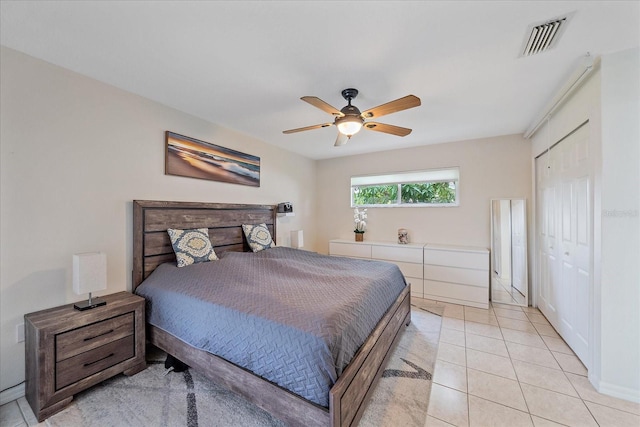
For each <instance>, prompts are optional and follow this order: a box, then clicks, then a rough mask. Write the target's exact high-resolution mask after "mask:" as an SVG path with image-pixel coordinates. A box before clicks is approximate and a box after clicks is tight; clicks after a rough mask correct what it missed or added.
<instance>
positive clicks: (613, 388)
mask: <svg viewBox="0 0 640 427" xmlns="http://www.w3.org/2000/svg"><path fill="white" fill-rule="evenodd" d="M598 385H599V387H597V389H598V391H599V392H600V393H602V394H606V395H607V396H612V397H617V398H618V399H624V400H628V401H629V402H634V403H640V390H637V389H632V388H628V387H620V386H617V385H615V384H609V383H606V382H603V381H600V383H599V384H598Z"/></svg>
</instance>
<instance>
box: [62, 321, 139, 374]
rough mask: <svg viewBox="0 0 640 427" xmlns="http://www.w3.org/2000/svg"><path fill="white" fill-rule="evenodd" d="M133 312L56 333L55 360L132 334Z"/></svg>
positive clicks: (63, 358) (75, 354)
mask: <svg viewBox="0 0 640 427" xmlns="http://www.w3.org/2000/svg"><path fill="white" fill-rule="evenodd" d="M133 331H134V320H133V312H130V313H126V314H123V315H121V316H117V317H113V318H111V319H107V320H104V321H102V322H97V323H93V324H91V325H87V326H84V327H82V328H78V329H74V330H73V331H69V332H65V333H63V334H58V335H56V362H60V361H62V360H65V359H68V358H70V357H73V356H77V355H78V354H81V353H84V352H86V351H89V350H92V349H94V348H98V347H100V346H103V345H105V344H107V343H110V342H113V341H115V340H119V339H120V338H123V337H126V336H128V335H133Z"/></svg>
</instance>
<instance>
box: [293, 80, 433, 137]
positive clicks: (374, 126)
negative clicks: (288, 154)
mask: <svg viewBox="0 0 640 427" xmlns="http://www.w3.org/2000/svg"><path fill="white" fill-rule="evenodd" d="M356 96H358V90H357V89H353V88H349V89H345V90H343V91H342V97H343V98H344V99H346V100H347V103H348V104H347V105H346V106H345V107H344V108H342V110H339V111H338V109H337V108H335V107H333V106H331V105H330V104H327V103H326V102H324V101H323V100H321V99H320V98H317V97H315V96H303V97H302V98H300V99H302V100H303V101H305V102H308V103H309V104H311V105H313V106H314V107H316V108H319V109H321V110H322V111H324V112H326V113H329V114H331V115H333V116H334V117H335V118H334V121H333V123H322V124H319V125H312V126H306V127H303V128H296V129H289V130H285V131H283V132H282V133H284V134H290V133H296V132H302V131H305V130H312V129H319V128H323V127H327V126H333V125H335V126H336V127H337V128H338V138H337V139H336V142H335V146H340V145H344V144H346V143H347V141H348V140H349V139H351V137H352V136H353V135H355V134H356V133H358V132H359V131H360V129H362V127H363V126H364V127H365V128H367V129H369V130H373V131H376V132H383V133H388V134H391V135H396V136H406V135H409V134H410V133H411V129H408V128H403V127H400V126H393V125H387V124H384V123H375V122H366V121H365V120H366V119H370V118H372V117H381V116H384V115H387V114H391V113H396V112H398V111H402V110H407V109H409V108H414V107H418V106H419V105H420V104H421V103H420V98H418V97H417V96H414V95H407V96H405V97H403V98H399V99H396V100H395V101H391V102H387V103H386V104H382V105H379V106H377V107H374V108H371V109H369V110H367V111H365V112H363V113H361V112H360V110H359V109H358V107H356V106H355V105H351V100H352V99H354V98H355V97H356Z"/></svg>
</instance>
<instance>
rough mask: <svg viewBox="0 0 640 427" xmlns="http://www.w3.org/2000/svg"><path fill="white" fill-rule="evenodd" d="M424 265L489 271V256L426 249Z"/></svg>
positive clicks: (485, 254) (486, 254)
mask: <svg viewBox="0 0 640 427" xmlns="http://www.w3.org/2000/svg"><path fill="white" fill-rule="evenodd" d="M424 263H425V264H432V265H440V266H448V267H462V268H475V269H478V270H487V271H489V254H488V253H478V252H458V251H443V250H434V249H425V250H424Z"/></svg>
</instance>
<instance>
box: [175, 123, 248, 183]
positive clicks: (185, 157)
mask: <svg viewBox="0 0 640 427" xmlns="http://www.w3.org/2000/svg"><path fill="white" fill-rule="evenodd" d="M165 136H166V147H167V152H166V158H165V174H166V175H178V176H186V177H189V178H199V179H208V180H210V181H220V182H229V183H232V184H240V185H250V186H252V187H260V157H256V156H252V155H250V154H245V153H241V152H239V151H236V150H231V149H229V148H224V147H220V146H219V145H215V144H209V143H208V142H204V141H199V140H197V139H193V138H189V137H187V136H183V135H178V134H177V133H173V132H169V131H167V132H166V134H165Z"/></svg>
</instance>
